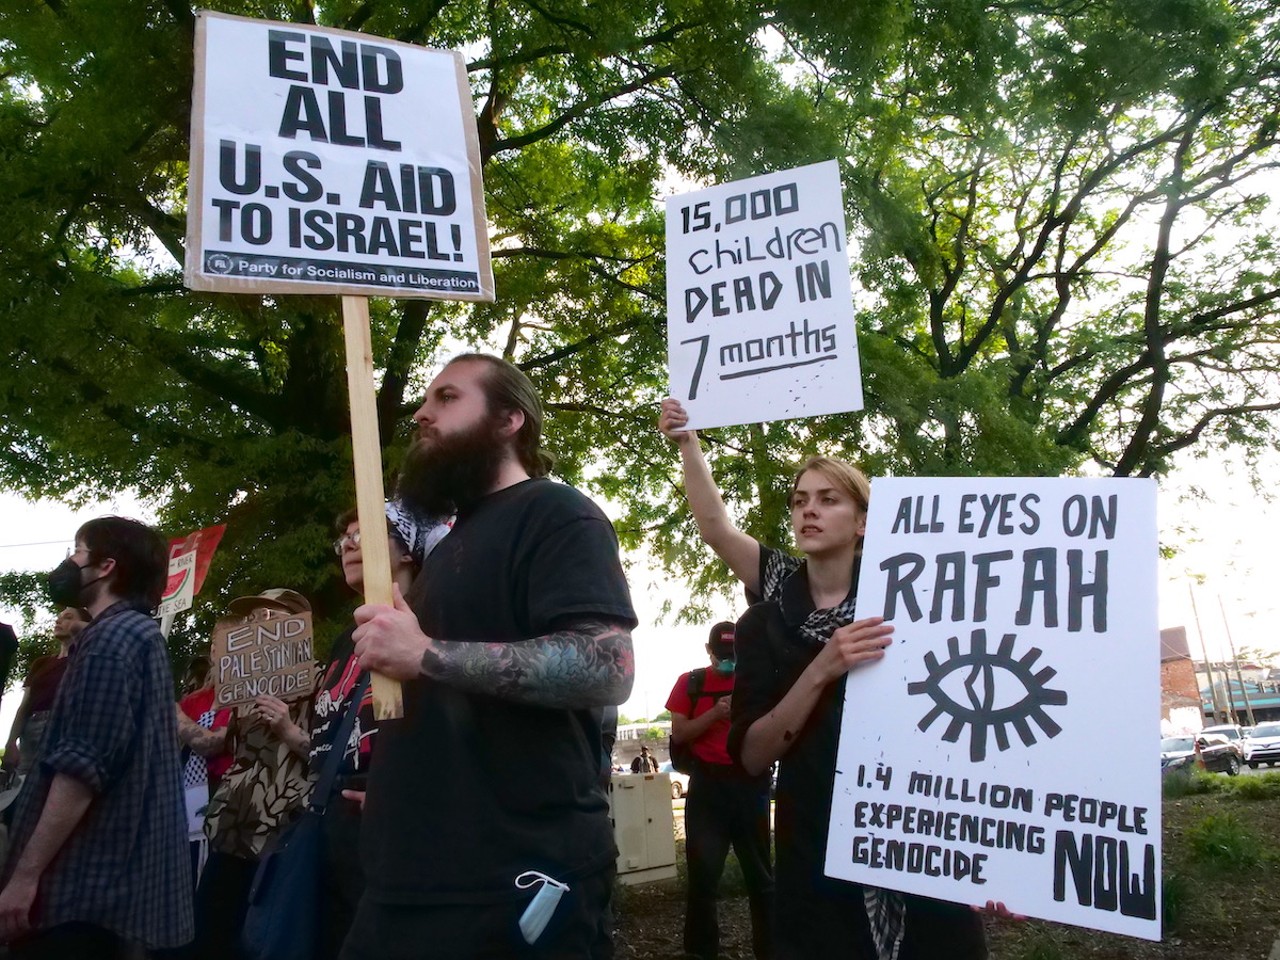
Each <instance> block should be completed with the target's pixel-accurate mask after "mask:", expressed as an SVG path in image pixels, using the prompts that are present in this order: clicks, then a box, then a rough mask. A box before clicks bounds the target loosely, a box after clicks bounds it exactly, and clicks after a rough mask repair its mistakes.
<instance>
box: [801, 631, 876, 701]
mask: <svg viewBox="0 0 1280 960" xmlns="http://www.w3.org/2000/svg"><path fill="white" fill-rule="evenodd" d="M892 633H893V624H891V623H886V622H885V620H884V618H883V617H868V618H867V619H866V620H855V621H854V622H853V623H850V624H847V625H846V626H843V627H840V628H839V629H838V630H836V631H835V632H834V633H832V634H831V639H830V640H828V641H827V645H826V646H825V647H823V648H822V652H821V653H820V654H818V656H817V657H815V658H814V660H813V662H812V663H811V664H809V668H808V669H809V670H810V671H812V672H813V674H814V676H815V678H816V679H817V680H818V681H819V682H820V683H821V684H822V685H824V686H825V685H826V684H828V683H831V682H832V681H834V680H839V679H840V678H841V677H843V676H844V675H845V674H846V673H848V672H849V671H850V670H852V669H854V668H855V667H859V666H862V665H863V664H867V663H874V662H875V661H877V660H880V659H882V658H883V657H884V648H885V647H887V646H889V644H891V643H893V637H892V636H890V634H892Z"/></svg>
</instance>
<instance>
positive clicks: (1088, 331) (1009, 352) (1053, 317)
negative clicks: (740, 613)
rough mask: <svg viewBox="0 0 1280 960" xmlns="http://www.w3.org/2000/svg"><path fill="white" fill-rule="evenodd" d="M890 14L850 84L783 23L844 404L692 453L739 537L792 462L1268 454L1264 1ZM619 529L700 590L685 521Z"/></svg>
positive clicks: (1141, 466)
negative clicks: (845, 333)
mask: <svg viewBox="0 0 1280 960" xmlns="http://www.w3.org/2000/svg"><path fill="white" fill-rule="evenodd" d="M913 9H914V10H915V11H916V14H917V16H916V17H915V18H914V19H910V20H908V21H900V22H899V23H898V28H899V29H900V31H901V32H900V38H899V42H898V43H897V44H895V45H893V46H892V47H891V48H889V49H888V50H887V51H886V52H885V53H884V54H883V57H884V58H886V60H887V62H885V63H881V64H880V68H879V69H877V70H876V71H873V72H872V74H871V75H870V81H871V82H870V84H868V83H867V82H866V76H867V75H866V73H865V72H863V73H858V72H856V71H855V70H854V66H856V65H858V64H861V63H863V62H864V59H865V51H864V50H861V49H859V50H855V51H852V53H851V52H849V51H847V50H845V49H844V48H842V47H840V46H839V45H838V44H836V43H835V39H836V38H835V34H834V33H833V32H832V31H828V30H825V29H823V30H822V31H821V32H817V31H816V30H815V29H813V28H797V29H795V30H793V31H792V32H791V33H789V34H788V36H789V39H790V41H791V49H793V50H795V51H796V56H795V63H796V66H797V68H798V69H800V68H803V70H804V79H803V80H799V81H797V85H798V86H803V87H805V88H807V89H809V90H810V91H811V96H812V98H813V102H814V103H815V105H823V107H824V108H826V109H832V110H834V109H835V108H831V107H830V106H829V105H830V103H831V101H836V102H837V103H838V104H839V105H840V107H841V109H842V111H843V126H844V129H845V130H846V131H847V136H846V140H845V142H844V149H843V151H842V152H843V153H844V154H845V155H846V156H847V157H848V158H849V160H848V167H847V170H846V175H845V176H846V187H847V188H848V190H849V193H850V194H851V199H852V204H853V206H854V208H855V209H856V212H857V216H858V222H859V223H860V224H861V226H862V231H861V234H860V236H859V238H858V239H859V240H860V241H861V249H860V250H859V257H858V258H857V261H856V262H857V264H858V266H857V276H858V279H859V280H860V281H861V284H862V287H863V290H864V295H863V297H862V307H861V309H860V311H859V333H860V348H861V352H862V357H863V364H864V378H865V384H864V387H865V392H866V396H867V413H866V414H865V415H861V416H852V417H830V418H819V419H816V420H813V421H807V422H804V423H801V424H793V423H788V424H769V425H765V426H763V427H752V428H747V429H743V430H737V431H723V432H720V433H718V434H717V435H714V436H712V437H711V438H710V442H711V446H712V447H713V450H714V451H715V454H716V461H717V466H716V468H717V476H718V479H719V480H720V482H721V485H722V486H723V487H724V488H725V489H727V490H728V491H730V492H731V493H732V499H733V500H734V501H736V502H737V503H740V504H751V505H753V506H749V507H748V508H747V509H746V510H745V511H744V512H743V513H742V516H741V520H742V522H743V524H744V525H745V526H746V528H747V529H748V530H749V531H750V532H752V533H753V534H755V535H756V536H757V537H761V538H763V539H767V540H771V541H772V542H778V541H779V539H780V538H781V537H782V536H784V530H783V526H784V522H785V521H784V516H785V514H784V510H783V504H782V503H781V493H780V491H782V490H784V483H785V479H784V474H785V472H786V462H787V461H788V460H790V461H791V462H793V463H794V462H796V461H798V460H799V459H800V457H801V455H802V453H803V452H804V451H806V450H810V449H812V448H814V447H818V448H821V449H824V450H837V451H844V452H845V454H846V455H847V456H850V457H851V458H853V459H857V460H861V461H862V462H863V464H864V465H865V466H867V467H868V468H869V469H868V472H870V473H871V474H872V475H875V474H877V473H882V472H893V473H896V474H900V475H901V474H917V475H924V476H929V475H935V476H936V475H956V474H959V475H984V474H985V475H1006V476H1008V475H1038V474H1050V475H1053V474H1058V473H1063V472H1073V471H1082V472H1088V473H1108V474H1112V475H1116V476H1152V475H1160V474H1162V473H1164V472H1166V471H1167V470H1168V469H1169V467H1170V464H1171V461H1172V458H1173V457H1174V455H1175V454H1177V453H1178V452H1180V451H1183V450H1188V449H1192V450H1195V451H1196V452H1198V453H1199V454H1200V455H1202V456H1205V455H1210V454H1212V453H1215V452H1221V451H1224V450H1227V449H1230V450H1231V451H1232V455H1233V456H1236V457H1239V458H1240V459H1242V460H1243V461H1245V462H1250V461H1251V460H1252V459H1253V458H1254V457H1256V455H1257V454H1258V453H1259V452H1260V451H1262V450H1264V449H1267V448H1274V447H1275V445H1276V439H1277V434H1276V430H1275V417H1274V411H1275V410H1277V409H1280V389H1278V387H1280V379H1278V371H1280V354H1278V352H1277V337H1278V335H1280V322H1278V317H1280V314H1278V313H1277V301H1278V300H1280V269H1278V268H1280V261H1278V260H1277V251H1276V248H1275V243H1274V240H1273V231H1272V230H1271V228H1270V217H1269V216H1268V214H1267V211H1268V208H1269V206H1270V203H1271V200H1272V196H1271V193H1272V191H1273V186H1272V185H1273V184H1274V180H1270V181H1268V179H1267V178H1268V177H1270V176H1271V175H1272V174H1271V171H1273V170H1274V168H1275V164H1276V149H1275V148H1276V138H1277V134H1278V132H1280V112H1278V111H1280V97H1278V96H1277V88H1276V82H1275V81H1276V70H1277V63H1280V61H1278V60H1277V57H1276V52H1277V42H1278V41H1280V22H1278V19H1277V14H1276V11H1275V8H1274V7H1273V5H1271V4H1269V3H1241V4H1234V5H1232V7H1231V8H1230V9H1229V10H1228V9H1227V8H1224V7H1221V6H1218V5H1209V4H1206V5H1196V4H1174V3H1160V2H1157V3H1141V4H1138V3H1123V2H1121V3H1105V4H1070V3H1064V4H1031V3H1025V4H1023V3H1014V4H1011V5H1005V6H1002V7H996V6H994V5H992V6H989V7H985V8H983V9H981V11H979V10H978V9H977V8H976V7H975V8H974V9H973V11H972V12H973V15H972V16H971V17H970V18H968V19H967V20H965V19H952V20H950V21H947V20H945V19H942V18H939V17H937V13H938V11H937V9H936V7H934V6H932V5H929V4H924V5H917V6H915V7H913ZM957 55H958V59H957ZM868 86H869V87H870V89H868ZM643 517H644V519H645V521H646V522H648V523H650V524H652V525H653V529H654V531H655V534H656V536H657V538H658V539H659V541H660V542H661V543H663V544H664V545H665V547H666V550H667V553H666V556H667V557H668V558H669V560H670V562H671V563H672V566H673V567H674V568H676V569H678V570H679V571H680V573H681V574H683V575H686V576H689V577H691V578H692V579H693V580H694V581H695V582H697V583H698V584H699V585H700V586H709V585H710V584H711V583H714V582H715V581H717V580H718V579H719V578H721V577H722V576H723V571H722V570H721V569H720V568H718V566H716V567H710V568H709V567H708V566H707V564H706V561H705V552H703V553H701V555H699V553H698V552H697V551H696V550H695V549H693V548H692V547H691V543H692V541H693V540H694V536H693V531H692V529H691V527H690V526H689V524H688V523H687V522H686V521H685V520H684V519H683V518H678V519H677V518H674V517H665V516H663V515H662V513H661V511H660V510H654V511H651V512H648V513H646V514H643Z"/></svg>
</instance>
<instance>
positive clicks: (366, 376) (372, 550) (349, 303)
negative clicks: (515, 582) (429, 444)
mask: <svg viewBox="0 0 1280 960" xmlns="http://www.w3.org/2000/svg"><path fill="white" fill-rule="evenodd" d="M342 332H343V338H344V340H345V342H346V346H347V392H348V395H349V399H350V402H351V454H352V459H353V460H354V461H355V469H356V515H357V518H358V519H359V521H360V558H361V561H362V563H363V565H364V602H365V603H378V604H385V605H386V606H391V599H392V595H391V551H390V548H389V546H388V544H387V515H386V513H384V512H383V507H382V503H383V491H382V442H381V438H380V436H379V434H378V408H377V404H376V402H375V394H374V390H373V347H372V345H371V343H370V338H369V301H368V299H367V298H365V297H343V298H342ZM369 686H370V688H371V689H372V690H373V712H374V716H376V717H377V718H378V719H379V720H387V719H394V718H395V717H401V716H404V703H403V699H402V697H401V691H400V684H399V683H398V682H396V681H395V680H392V679H391V678H389V677H384V676H383V675H382V674H380V673H375V674H373V675H372V679H371V682H370V684H369Z"/></svg>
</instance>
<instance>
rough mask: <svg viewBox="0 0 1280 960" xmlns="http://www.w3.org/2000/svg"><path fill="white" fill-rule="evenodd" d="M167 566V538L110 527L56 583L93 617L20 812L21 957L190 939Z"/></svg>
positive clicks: (8, 903) (75, 652)
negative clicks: (164, 609) (165, 595)
mask: <svg viewBox="0 0 1280 960" xmlns="http://www.w3.org/2000/svg"><path fill="white" fill-rule="evenodd" d="M168 568H169V551H168V545H167V544H166V542H165V541H164V539H162V538H161V536H160V535H159V534H158V533H157V532H156V531H155V530H153V529H151V528H150V527H148V526H146V525H144V524H141V523H138V522H137V521H136V520H128V519H125V518H122V517H100V518H98V519H95V520H90V521H89V522H88V523H86V524H84V525H83V526H82V527H81V528H80V529H79V530H78V531H77V532H76V539H75V550H74V552H73V553H72V554H71V556H69V557H68V558H67V559H66V560H64V561H63V562H62V563H61V564H60V565H59V566H58V568H57V569H56V570H54V571H53V573H52V574H50V576H49V595H50V597H51V598H52V599H53V601H54V603H56V604H59V605H60V606H66V607H81V608H83V609H85V610H87V611H88V612H89V614H90V615H91V616H92V618H93V619H92V620H91V621H90V623H89V625H88V626H87V627H86V628H85V629H84V631H83V632H82V633H81V634H80V635H79V637H77V638H76V640H75V641H74V642H73V643H72V644H71V647H70V651H69V652H68V654H67V661H68V662H67V666H66V673H65V674H64V675H63V678H62V683H61V685H60V688H59V691H58V695H57V698H56V699H55V701H54V704H53V709H52V711H51V714H50V717H49V723H48V731H47V733H46V735H45V743H44V746H43V748H42V750H41V754H40V762H39V763H38V764H36V766H35V767H33V768H32V772H31V775H30V778H29V780H28V782H27V787H26V789H24V790H23V791H22V794H21V796H20V797H19V798H18V802H17V807H18V809H17V813H16V815H15V817H14V826H13V846H12V851H11V855H10V857H9V861H8V863H7V864H6V866H5V870H4V874H3V891H0V939H2V940H6V941H8V942H9V943H10V952H11V955H12V956H13V957H15V958H24V957H26V958H35V957H39V958H43V957H49V958H55V957H95V958H99V957H100V958H104V960H112V958H122V957H125V956H133V955H134V954H135V953H136V952H137V951H138V950H140V949H166V948H172V947H177V946H180V945H182V944H183V943H186V942H187V941H188V940H190V939H191V933H192V918H191V898H190V893H189V891H190V885H191V877H190V864H189V862H188V858H187V844H186V828H185V823H184V817H183V805H182V792H181V771H180V770H179V767H178V751H177V749H176V747H175V744H174V719H173V675H172V673H171V672H170V670H169V657H168V652H167V651H166V649H165V643H164V637H163V635H162V634H161V632H160V627H159V625H158V624H157V623H156V621H155V620H153V619H152V617H151V613H152V611H153V610H154V609H155V607H156V605H157V604H158V603H159V602H160V596H161V593H162V592H163V590H164V585H165V580H166V578H167V575H168ZM37 893H38V894H39V896H38V897H37Z"/></svg>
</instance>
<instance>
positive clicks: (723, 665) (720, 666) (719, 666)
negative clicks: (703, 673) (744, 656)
mask: <svg viewBox="0 0 1280 960" xmlns="http://www.w3.org/2000/svg"><path fill="white" fill-rule="evenodd" d="M734 665H735V662H734V661H733V660H732V659H729V660H717V661H716V673H723V674H725V675H726V676H728V675H729V674H731V673H733V668H734Z"/></svg>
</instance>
